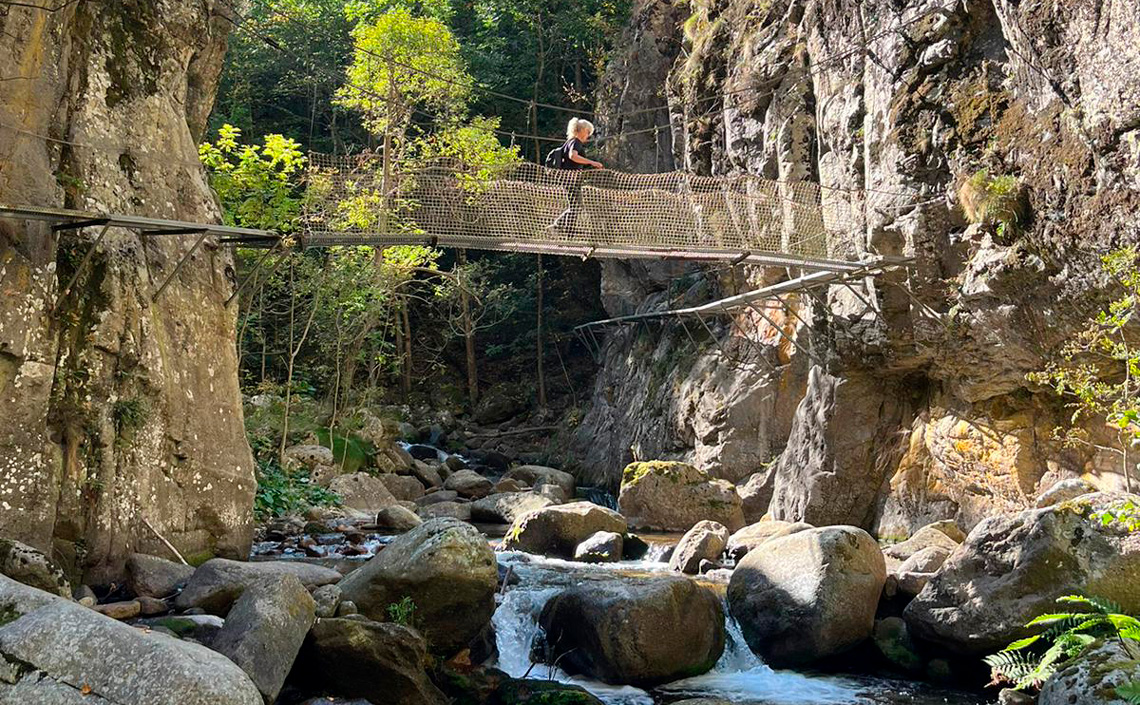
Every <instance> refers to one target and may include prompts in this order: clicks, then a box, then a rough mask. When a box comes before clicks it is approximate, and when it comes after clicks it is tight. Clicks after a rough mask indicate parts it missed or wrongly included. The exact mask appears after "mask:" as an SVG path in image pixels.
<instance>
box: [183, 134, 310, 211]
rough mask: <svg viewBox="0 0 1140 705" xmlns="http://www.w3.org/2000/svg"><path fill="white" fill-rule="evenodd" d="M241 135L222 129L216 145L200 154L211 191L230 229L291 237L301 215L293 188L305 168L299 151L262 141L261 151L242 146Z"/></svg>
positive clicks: (283, 141) (289, 144) (272, 139)
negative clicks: (260, 230) (216, 198)
mask: <svg viewBox="0 0 1140 705" xmlns="http://www.w3.org/2000/svg"><path fill="white" fill-rule="evenodd" d="M240 137H241V130H239V129H238V128H236V127H234V126H233V125H223V126H222V127H221V129H220V130H218V139H217V141H216V142H214V143H212V144H211V143H210V142H204V143H203V144H202V145H201V146H200V147H199V148H198V154H199V156H200V158H201V159H202V163H203V164H205V165H206V168H207V169H209V171H210V185H211V186H212V187H213V189H214V191H215V192H216V193H217V194H218V198H219V200H221V202H222V211H223V213H224V215H225V219H226V222H227V223H228V224H229V225H239V226H243V227H248V228H263V229H266V230H277V231H280V232H291V231H292V230H294V229H295V228H296V221H297V217H298V216H299V215H300V213H301V199H300V197H299V194H298V186H297V182H298V180H299V178H300V176H301V172H302V170H303V168H304V166H305V157H304V155H303V154H301V149H300V145H299V144H297V143H296V142H295V141H293V140H291V139H288V138H286V137H282V136H281V135H266V136H265V140H264V143H263V144H262V145H261V146H260V147H257V146H254V145H241V144H239V142H238V139H239V138H240Z"/></svg>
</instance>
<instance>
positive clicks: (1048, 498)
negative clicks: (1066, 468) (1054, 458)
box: [1034, 477, 1096, 509]
mask: <svg viewBox="0 0 1140 705" xmlns="http://www.w3.org/2000/svg"><path fill="white" fill-rule="evenodd" d="M1093 492H1096V488H1095V487H1093V486H1092V484H1091V483H1090V482H1088V481H1087V480H1082V479H1081V478H1079V477H1074V478H1070V479H1068V480H1061V481H1060V482H1058V483H1056V484H1055V485H1053V486H1052V487H1050V488H1049V489H1047V490H1045V491H1044V492H1042V493H1041V495H1040V496H1039V497H1037V502H1036V503H1035V504H1034V506H1036V507H1037V508H1038V509H1043V508H1045V507H1051V506H1053V505H1054V504H1060V503H1061V502H1067V501H1069V500H1070V499H1076V498H1077V497H1080V496H1081V495H1086V494H1092V493H1093Z"/></svg>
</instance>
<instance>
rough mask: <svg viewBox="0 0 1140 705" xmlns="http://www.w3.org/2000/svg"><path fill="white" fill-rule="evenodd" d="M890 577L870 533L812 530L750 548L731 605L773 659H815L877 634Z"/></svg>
mask: <svg viewBox="0 0 1140 705" xmlns="http://www.w3.org/2000/svg"><path fill="white" fill-rule="evenodd" d="M886 577H887V571H886V565H885V564H884V561H883V554H882V552H881V551H880V550H879V546H878V544H877V543H876V542H875V540H874V539H873V538H871V536H870V535H869V534H867V532H865V531H863V530H862V529H858V528H856V527H853V526H828V527H823V528H819V529H810V530H807V531H801V532H798V533H795V534H792V535H791V536H785V537H783V538H780V539H776V540H773V541H769V542H767V543H765V544H762V545H760V546H759V547H757V548H756V549H755V550H753V551H750V552H749V553H748V555H746V556H745V557H744V559H743V560H742V561H741V562H740V564H739V565H738V566H737V567H736V570H735V571H733V574H732V580H731V581H730V582H729V585H728V605H729V610H730V611H731V612H732V616H733V617H734V618H735V619H736V621H737V622H738V623H739V624H740V628H741V631H742V632H743V634H744V638H745V640H746V641H747V642H748V646H749V647H750V648H751V649H752V650H753V651H754V652H756V653H757V654H759V655H760V656H761V657H762V658H763V659H764V661H765V663H768V664H770V665H772V666H774V667H783V666H794V665H802V664H808V663H812V662H813V661H816V660H818V659H820V658H823V657H825V656H830V655H832V654H837V653H841V652H843V651H846V650H847V649H850V648H852V647H854V646H855V645H857V644H858V643H859V642H861V641H863V640H864V639H866V638H867V637H869V636H871V631H872V629H873V627H874V620H875V610H876V608H877V607H878V604H879V596H880V594H881V593H882V591H883V584H884V582H885V581H886Z"/></svg>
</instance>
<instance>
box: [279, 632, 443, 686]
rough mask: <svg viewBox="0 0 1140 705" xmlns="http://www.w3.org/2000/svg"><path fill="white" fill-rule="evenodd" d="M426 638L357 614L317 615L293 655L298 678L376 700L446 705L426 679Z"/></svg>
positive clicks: (305, 681)
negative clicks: (295, 655)
mask: <svg viewBox="0 0 1140 705" xmlns="http://www.w3.org/2000/svg"><path fill="white" fill-rule="evenodd" d="M427 661H428V650H427V644H426V642H425V641H424V638H423V637H422V636H421V635H420V634H419V633H417V632H416V631H415V630H413V629H410V628H408V627H405V626H403V625H400V624H395V623H393V622H375V621H372V620H368V619H364V618H360V617H344V618H340V617H338V618H333V619H321V620H318V621H317V623H316V624H314V625H313V628H312V629H311V630H310V632H309V636H308V638H306V639H305V644H304V647H303V648H302V651H301V654H300V656H299V657H298V659H297V675H298V680H299V681H301V682H304V683H309V684H313V685H315V686H317V687H319V688H321V689H322V690H324V691H326V692H329V693H333V694H336V695H339V696H342V697H348V698H364V699H365V700H367V701H368V702H370V703H375V704H376V705H446V703H447V699H446V698H445V697H444V695H443V693H442V692H440V690H439V689H438V688H436V687H435V685H433V684H432V682H431V681H430V680H429V679H428V677H427V673H426V671H425V670H424V669H425V666H426V664H427Z"/></svg>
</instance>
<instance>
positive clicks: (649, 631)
mask: <svg viewBox="0 0 1140 705" xmlns="http://www.w3.org/2000/svg"><path fill="white" fill-rule="evenodd" d="M539 624H540V625H541V626H542V628H543V631H544V634H545V648H546V654H545V658H546V660H548V661H549V662H551V663H557V664H558V665H559V666H560V667H561V668H563V669H564V670H566V671H568V672H570V673H580V674H584V675H587V676H590V677H592V678H597V679H598V680H602V681H605V682H607V683H614V684H629V685H636V686H639V687H652V686H654V685H658V684H660V683H665V682H668V681H673V680H677V679H678V678H687V677H689V676H696V675H700V674H702V673H705V672H707V671H708V670H709V669H711V668H712V667H713V666H714V665H715V664H716V662H717V659H719V658H720V655H721V653H722V652H723V651H724V642H725V629H724V611H723V609H722V608H721V601H720V598H719V597H718V596H717V595H716V594H715V593H713V592H712V591H711V590H709V589H708V588H705V587H702V586H700V585H698V584H697V583H695V582H693V581H691V580H688V579H686V578H681V577H676V578H653V579H647V580H642V581H622V582H617V581H613V582H604V583H594V584H588V585H582V586H579V587H574V588H571V589H569V590H566V591H565V592H562V593H560V594H558V595H555V596H554V597H553V598H551V599H550V601H549V602H547V603H546V606H545V607H544V608H543V610H542V614H541V616H540V617H539Z"/></svg>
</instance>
